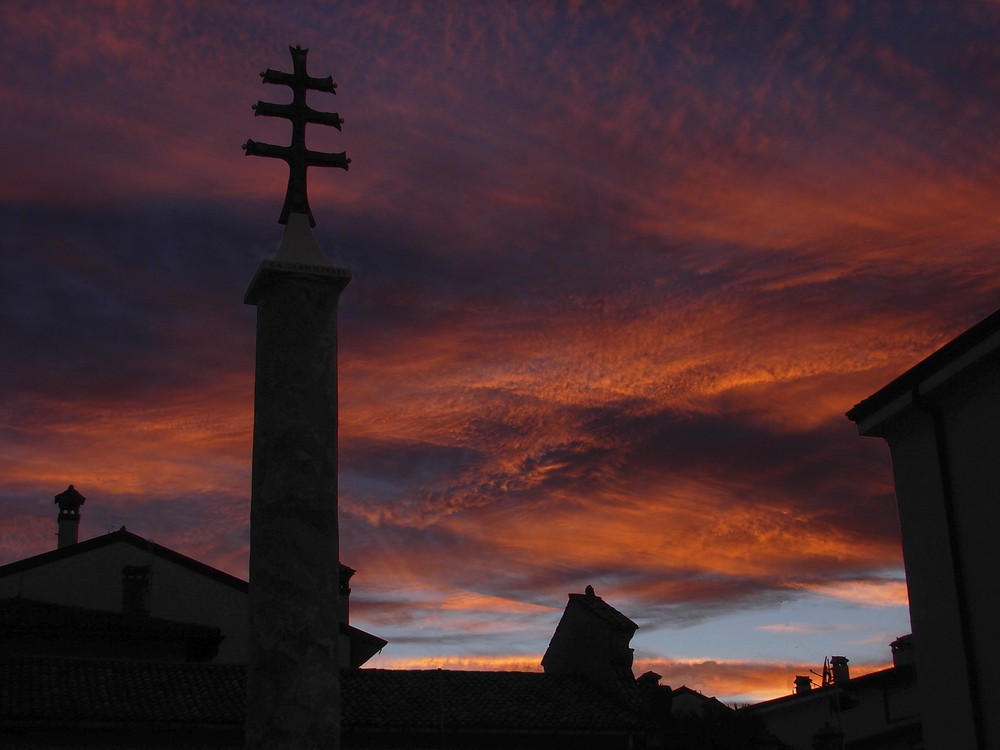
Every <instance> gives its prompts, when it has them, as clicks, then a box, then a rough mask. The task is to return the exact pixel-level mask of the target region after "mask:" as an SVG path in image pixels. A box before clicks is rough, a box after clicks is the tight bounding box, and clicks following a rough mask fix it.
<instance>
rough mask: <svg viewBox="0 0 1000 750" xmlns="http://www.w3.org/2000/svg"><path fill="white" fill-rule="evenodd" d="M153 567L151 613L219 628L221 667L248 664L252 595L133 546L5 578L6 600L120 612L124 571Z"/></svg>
mask: <svg viewBox="0 0 1000 750" xmlns="http://www.w3.org/2000/svg"><path fill="white" fill-rule="evenodd" d="M126 565H149V566H151V572H150V584H151V585H150V590H149V606H150V611H149V614H150V615H151V616H152V617H162V618H165V619H169V620H177V621H180V622H191V623H197V624H200V625H209V626H212V627H218V628H220V629H221V630H222V633H223V635H225V638H224V640H223V641H222V644H221V645H220V646H219V655H218V656H217V657H216V659H215V661H216V662H224V663H245V662H246V660H247V595H246V592H243V591H240V590H238V589H236V588H234V587H232V586H228V585H226V584H224V583H222V582H220V581H216V580H214V579H212V578H209V577H207V576H204V575H201V574H199V573H197V572H195V571H193V570H191V569H189V568H186V567H184V566H182V565H179V564H177V563H174V562H171V561H169V560H165V559H163V558H161V557H158V556H157V555H154V554H150V553H148V552H146V551H144V550H141V549H138V548H136V547H135V546H133V545H131V544H129V543H127V542H124V541H122V542H118V543H115V544H110V545H108V546H106V547H99V548H97V549H93V550H90V551H88V552H86V553H83V554H79V555H73V556H70V557H66V558H64V559H61V560H54V561H51V562H48V563H46V564H44V565H39V566H36V567H33V568H29V569H27V570H22V571H19V572H18V573H16V574H13V575H10V576H6V577H4V578H0V597H6V596H22V597H24V598H26V599H35V600H38V601H45V602H54V603H57V604H67V605H71V606H76V607H88V608H91V609H99V610H106V611H111V612H120V611H121V609H122V568H123V567H124V566H126Z"/></svg>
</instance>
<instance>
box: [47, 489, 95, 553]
mask: <svg viewBox="0 0 1000 750" xmlns="http://www.w3.org/2000/svg"><path fill="white" fill-rule="evenodd" d="M86 501H87V498H85V497H84V496H83V495H81V494H80V493H79V492H77V491H76V489H75V488H74V487H73V485H70V486H69V487H67V488H66V491H65V492H61V493H59V494H58V495H56V496H55V500H54V502H55V504H56V505H58V506H59V542H58V545H57V549H62V548H63V547H68V546H69V545H71V544H76V542H77V539H78V538H79V535H80V506H81V505H83V504H84V503H85V502H86Z"/></svg>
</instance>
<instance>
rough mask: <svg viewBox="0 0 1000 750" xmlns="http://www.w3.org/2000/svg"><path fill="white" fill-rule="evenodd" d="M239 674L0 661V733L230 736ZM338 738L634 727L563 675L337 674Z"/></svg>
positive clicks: (635, 722)
mask: <svg viewBox="0 0 1000 750" xmlns="http://www.w3.org/2000/svg"><path fill="white" fill-rule="evenodd" d="M245 694H246V667H245V666H242V665H233V664H198V663H162V662H161V663H154V662H141V661H108V660H101V659H58V658H31V657H11V656H6V657H0V726H3V725H5V724H6V725H8V726H9V725H11V724H25V723H31V722H46V723H49V722H56V723H65V724H72V723H74V722H88V723H91V724H92V723H94V722H101V723H109V724H111V723H113V724H124V725H132V726H138V725H142V726H150V725H157V726H171V725H173V726H185V727H191V726H205V727H210V726H214V727H222V726H229V727H239V726H242V724H243V721H244V700H245ZM342 722H343V727H344V729H345V730H352V729H353V730H360V731H365V730H375V731H381V730H386V731H391V730H393V729H406V730H408V731H420V730H440V729H447V730H449V731H454V730H458V731H461V730H469V731H483V730H486V731H488V730H504V731H512V730H513V731H518V730H523V731H532V730H545V731H566V732H574V731H586V732H601V731H621V730H631V729H636V728H639V727H641V726H642V721H641V719H640V718H639V717H638V716H636V715H635V714H633V713H632V712H630V711H628V710H626V709H624V708H622V707H620V706H619V705H618V704H617V703H615V702H614V701H613V700H612V699H610V698H608V697H606V696H605V695H603V694H602V693H600V692H598V691H597V690H595V689H594V688H593V687H591V686H590V685H589V683H587V682H586V681H585V680H584V679H582V678H579V677H576V676H572V675H547V674H544V673H541V672H538V673H535V672H459V671H449V670H380V669H357V670H347V671H345V672H343V673H342Z"/></svg>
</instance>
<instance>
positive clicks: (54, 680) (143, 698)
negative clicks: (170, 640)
mask: <svg viewBox="0 0 1000 750" xmlns="http://www.w3.org/2000/svg"><path fill="white" fill-rule="evenodd" d="M245 695H246V667H244V666H240V665H232V664H187V663H183V664H182V663H164V662H142V661H108V660H103V659H55V658H31V657H6V658H0V720H2V721H4V722H8V721H12V720H13V721H19V722H32V721H36V722H38V721H44V722H46V723H73V722H114V723H127V724H147V725H157V724H159V725H162V724H186V725H196V726H202V725H205V726H208V725H215V726H222V725H238V724H241V723H242V722H243V718H244V701H245Z"/></svg>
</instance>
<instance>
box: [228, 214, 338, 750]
mask: <svg viewBox="0 0 1000 750" xmlns="http://www.w3.org/2000/svg"><path fill="white" fill-rule="evenodd" d="M350 278H351V276H350V272H348V271H345V270H343V269H339V268H335V267H333V266H332V265H331V264H330V263H329V262H328V261H327V260H326V258H325V257H323V254H322V252H321V251H320V250H319V247H318V246H317V245H316V242H315V240H314V239H313V236H312V230H311V229H310V227H309V221H308V217H306V216H305V215H304V214H292V215H291V217H290V218H289V222H288V225H287V227H286V229H285V236H284V239H283V240H282V245H281V247H280V248H279V251H278V255H277V257H276V258H275V260H273V261H264V262H263V263H262V264H261V266H260V268H259V270H258V271H257V274H256V276H255V277H254V280H253V281H252V282H251V285H250V288H249V290H248V291H247V294H246V302H247V303H248V304H252V305H256V306H257V364H256V386H255V394H254V434H253V484H252V490H251V502H250V636H251V637H250V664H249V672H248V677H247V724H246V747H247V748H254V749H255V750H262V749H263V748H267V750H278V749H279V748H289V749H291V748H295V750H308V749H309V748H324V750H331V749H336V748H339V747H340V662H339V658H338V640H339V625H338V591H339V586H340V572H339V557H340V555H339V537H338V527H337V302H338V299H339V297H340V292H341V291H342V290H343V289H344V287H345V286H347V283H348V282H349V281H350Z"/></svg>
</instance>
